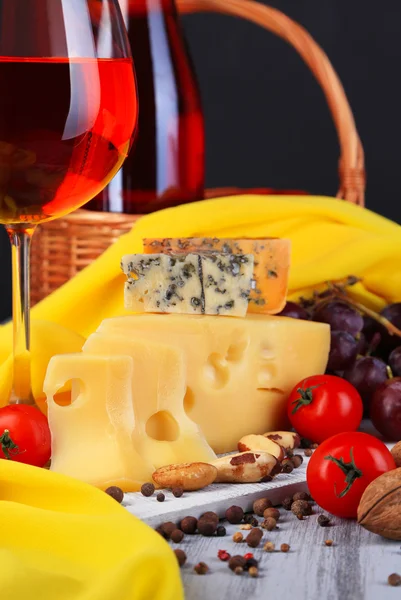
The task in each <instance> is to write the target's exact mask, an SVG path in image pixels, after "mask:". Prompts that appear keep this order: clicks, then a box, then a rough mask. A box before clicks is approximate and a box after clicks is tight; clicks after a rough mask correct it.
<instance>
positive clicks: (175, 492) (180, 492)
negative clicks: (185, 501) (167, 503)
mask: <svg viewBox="0 0 401 600" xmlns="http://www.w3.org/2000/svg"><path fill="white" fill-rule="evenodd" d="M171 491H172V494H173V496H174V498H181V496H182V495H183V493H184V488H182V487H175V488H173V489H172V490H171Z"/></svg>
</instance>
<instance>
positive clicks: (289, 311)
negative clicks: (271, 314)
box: [277, 302, 310, 321]
mask: <svg viewBox="0 0 401 600" xmlns="http://www.w3.org/2000/svg"><path fill="white" fill-rule="evenodd" d="M277 316H279V317H291V318H292V319H304V320H305V321H308V320H309V319H310V317H309V314H308V313H307V311H306V310H305V309H304V308H303V307H302V306H300V305H299V304H296V302H287V304H286V305H285V306H284V308H283V310H282V311H281V312H280V313H279V314H278V315H277Z"/></svg>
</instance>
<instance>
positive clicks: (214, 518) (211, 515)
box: [201, 510, 220, 523]
mask: <svg viewBox="0 0 401 600" xmlns="http://www.w3.org/2000/svg"><path fill="white" fill-rule="evenodd" d="M201 519H210V520H211V521H216V523H218V522H219V520H220V519H219V517H218V515H216V513H215V512H212V511H211V510H209V511H208V512H205V513H204V514H203V515H202V516H201Z"/></svg>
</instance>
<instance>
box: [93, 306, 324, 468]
mask: <svg viewBox="0 0 401 600" xmlns="http://www.w3.org/2000/svg"><path fill="white" fill-rule="evenodd" d="M117 337H118V341H117ZM133 340H143V342H144V343H150V342H163V343H168V344H169V345H170V346H171V347H172V348H175V349H176V350H180V351H181V352H183V354H184V357H185V363H186V377H185V380H186V390H185V389H184V388H182V389H181V392H180V401H178V399H174V400H173V395H171V396H170V399H169V398H167V397H164V398H163V403H162V405H163V407H164V408H163V410H168V405H169V403H172V404H171V408H170V410H171V411H173V413H172V414H173V416H174V417H175V418H176V419H177V421H179V422H180V424H181V423H183V424H185V423H188V421H185V420H184V417H183V408H182V401H183V397H184V394H185V398H184V410H185V412H186V414H187V415H188V417H189V418H190V420H191V421H190V423H191V424H192V425H191V427H192V431H194V430H193V427H194V426H193V423H192V421H194V422H195V423H197V424H198V425H199V427H200V429H201V430H202V432H203V433H204V435H205V437H206V440H207V441H208V443H209V444H210V445H211V447H212V448H213V450H214V451H215V452H217V453H223V452H230V451H233V450H236V448H237V443H238V441H239V440H240V439H241V437H242V436H244V435H247V434H251V433H253V434H263V433H264V432H265V431H276V430H285V429H286V428H287V425H288V423H287V418H286V403H287V398H288V395H289V392H290V391H291V390H292V388H293V387H294V386H295V385H296V384H297V383H298V382H299V381H300V380H301V379H303V378H304V377H307V376H310V375H316V374H319V373H323V372H324V370H325V368H326V364H327V359H328V353H329V347H330V327H329V326H328V325H327V324H323V323H315V322H309V321H301V320H297V319H289V318H285V317H273V316H269V315H247V316H246V317H245V318H244V319H236V318H233V319H230V318H225V319H223V318H220V317H218V316H208V315H157V314H155V315H146V314H138V315H132V316H127V317H117V318H113V319H108V320H105V321H103V323H102V324H101V325H100V327H99V329H98V333H95V334H93V335H92V336H90V337H89V339H88V341H87V342H86V344H85V346H84V351H88V352H91V353H93V352H95V351H96V352H101V353H106V352H108V353H110V354H111V355H114V354H129V355H130V356H133V358H134V361H137V360H141V357H140V356H137V352H136V351H135V352H133V351H132V350H131V345H132V343H133ZM143 352H144V358H143V362H142V363H141V364H143V369H144V371H146V373H147V377H145V378H143V381H142V380H141V381H140V383H139V384H138V385H140V388H139V389H140V390H141V394H140V397H141V398H142V399H143V402H149V403H150V406H151V407H152V408H150V407H149V409H146V410H147V412H146V414H144V415H143V417H142V422H144V421H145V420H146V418H147V417H148V416H149V414H150V412H151V411H154V412H155V411H156V410H161V409H160V408H157V407H156V406H155V403H154V396H155V392H154V391H151V390H153V389H154V387H153V386H154V385H155V382H153V381H148V380H147V378H149V379H150V380H151V379H152V378H155V379H157V380H158V381H159V385H160V387H161V388H162V386H163V385H164V384H163V377H166V385H169V381H170V379H169V371H170V369H169V368H167V369H166V370H165V375H162V372H161V371H160V368H159V366H158V365H157V359H156V358H153V359H152V360H151V362H149V363H148V358H147V356H148V353H147V352H146V351H145V350H144V351H143ZM152 356H154V354H152ZM160 356H161V355H160ZM181 381H182V383H181V385H182V386H184V377H183V380H181ZM159 404H160V403H159ZM177 414H178V417H177V416H176V415H177ZM190 423H188V426H190ZM161 427H162V429H163V425H162V426H161ZM180 427H181V425H180ZM189 447H190V446H189V445H188V448H189ZM186 456H187V454H186V449H184V451H183V454H182V455H181V454H180V456H179V458H180V460H185V461H187V460H190V459H189V458H188V457H187V458H186ZM171 458H173V457H172V456H171V454H170V453H169V460H170V459H171ZM166 462H167V461H166Z"/></svg>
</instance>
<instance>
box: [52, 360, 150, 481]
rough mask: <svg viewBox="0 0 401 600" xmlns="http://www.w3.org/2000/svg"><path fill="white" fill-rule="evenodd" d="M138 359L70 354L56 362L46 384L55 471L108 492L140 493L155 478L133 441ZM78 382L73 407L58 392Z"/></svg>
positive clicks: (145, 458)
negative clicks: (111, 489)
mask: <svg viewBox="0 0 401 600" xmlns="http://www.w3.org/2000/svg"><path fill="white" fill-rule="evenodd" d="M132 377H133V361H132V358H129V357H128V356H118V355H115V356H109V357H107V356H91V355H89V354H82V353H81V354H64V355H60V356H55V357H53V358H52V359H51V360H50V363H49V367H48V370H47V374H46V379H45V383H44V391H45V393H46V395H47V402H48V418H49V426H50V429H51V432H52V463H51V470H52V471H56V472H58V473H62V474H64V475H69V476H71V477H75V478H76V479H80V480H82V481H85V482H86V483H90V484H92V485H95V486H97V487H100V488H102V489H107V488H108V487H109V486H112V485H117V486H119V487H120V488H122V489H123V490H124V491H126V492H128V491H136V490H138V489H139V488H140V486H141V485H142V483H143V482H144V481H151V480H152V473H153V471H154V469H153V465H152V464H151V461H149V459H148V458H147V457H146V456H145V455H140V454H139V453H138V451H137V450H136V449H135V447H134V444H133V443H132V437H131V436H132V432H133V430H134V426H135V415H134V406H133V402H132V392H131V388H132ZM71 380H72V381H73V386H72V403H71V404H70V405H68V406H59V405H58V404H56V403H55V401H54V396H55V395H56V393H57V391H58V390H59V389H60V388H62V387H63V386H64V385H65V384H66V383H67V381H71Z"/></svg>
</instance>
